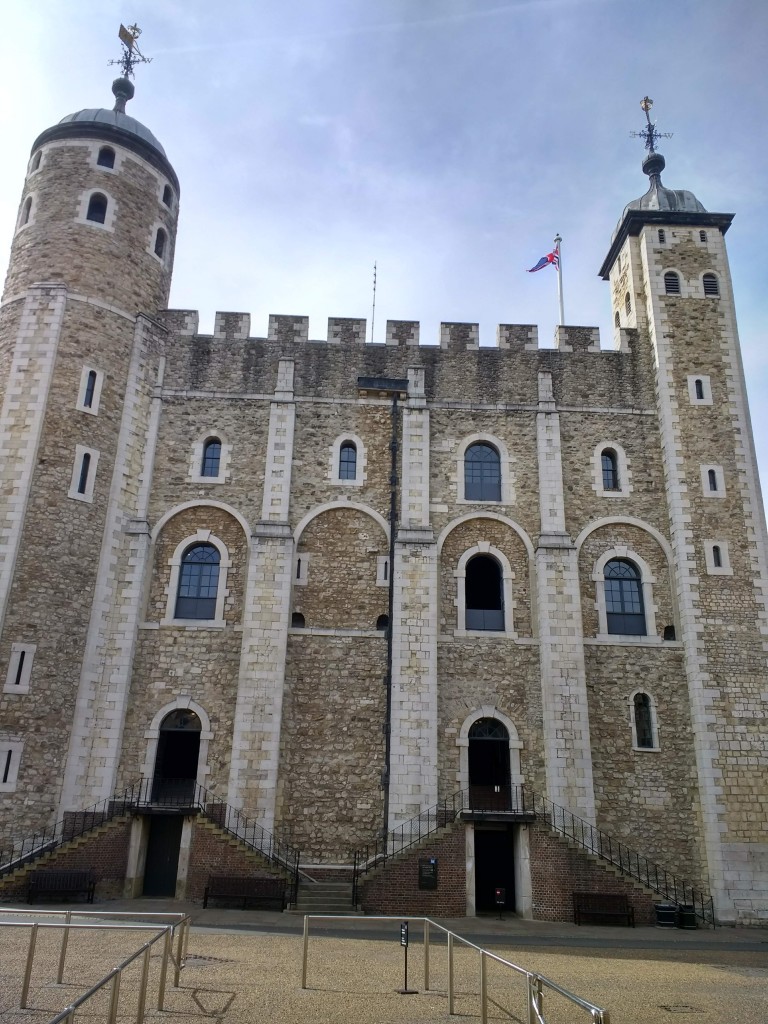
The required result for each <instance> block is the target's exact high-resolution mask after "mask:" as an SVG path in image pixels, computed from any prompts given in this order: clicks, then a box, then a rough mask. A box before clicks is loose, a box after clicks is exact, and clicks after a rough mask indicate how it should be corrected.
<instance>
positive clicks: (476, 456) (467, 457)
mask: <svg viewBox="0 0 768 1024" xmlns="http://www.w3.org/2000/svg"><path fill="white" fill-rule="evenodd" d="M464 497H465V499H466V500H467V501H501V459H500V457H499V453H498V451H497V450H496V449H495V448H494V447H493V445H490V444H487V443H485V442H481V443H479V444H472V445H470V446H469V448H467V450H466V452H465V453H464Z"/></svg>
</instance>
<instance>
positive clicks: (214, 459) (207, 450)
mask: <svg viewBox="0 0 768 1024" xmlns="http://www.w3.org/2000/svg"><path fill="white" fill-rule="evenodd" d="M220 470H221V441H220V440H219V439H218V437H211V438H209V440H207V441H206V442H205V445H204V446H203V461H202V464H201V466H200V476H215V477H217V476H218V475H219V472H220Z"/></svg>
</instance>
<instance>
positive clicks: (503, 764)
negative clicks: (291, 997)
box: [469, 718, 511, 811]
mask: <svg viewBox="0 0 768 1024" xmlns="http://www.w3.org/2000/svg"><path fill="white" fill-rule="evenodd" d="M509 783H510V772H509V733H508V732H507V729H506V727H505V726H504V725H502V723H501V722H499V721H498V720H497V719H495V718H480V719H478V720H477V721H476V722H474V723H473V725H472V727H471V729H470V730H469V799H470V807H472V808H473V809H478V810H498V811H505V810H509V809H510V799H511V792H510V784H509Z"/></svg>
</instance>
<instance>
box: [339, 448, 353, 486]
mask: <svg viewBox="0 0 768 1024" xmlns="http://www.w3.org/2000/svg"><path fill="white" fill-rule="evenodd" d="M356 479H357V447H356V445H355V443H354V442H353V441H345V442H344V444H343V445H342V446H341V449H340V451H339V480H356Z"/></svg>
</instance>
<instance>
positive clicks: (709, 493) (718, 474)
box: [700, 463, 726, 498]
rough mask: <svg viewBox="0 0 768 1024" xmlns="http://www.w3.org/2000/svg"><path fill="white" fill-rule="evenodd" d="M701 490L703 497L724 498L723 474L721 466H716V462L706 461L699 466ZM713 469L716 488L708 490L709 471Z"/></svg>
mask: <svg viewBox="0 0 768 1024" xmlns="http://www.w3.org/2000/svg"><path fill="white" fill-rule="evenodd" d="M700 468H701V490H702V493H703V495H704V497H705V498H724V497H725V496H726V490H725V475H724V474H723V467H722V466H718V465H717V464H716V463H706V464H705V465H702V466H701V467H700ZM710 470H714V473H715V480H716V481H717V490H715V491H713V490H710V487H709V471H710Z"/></svg>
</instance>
